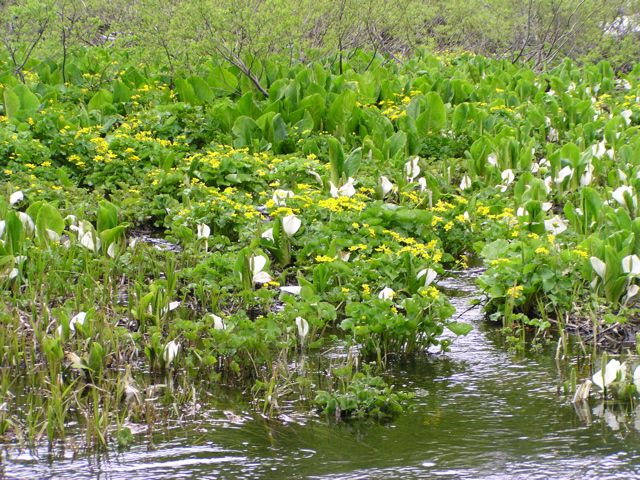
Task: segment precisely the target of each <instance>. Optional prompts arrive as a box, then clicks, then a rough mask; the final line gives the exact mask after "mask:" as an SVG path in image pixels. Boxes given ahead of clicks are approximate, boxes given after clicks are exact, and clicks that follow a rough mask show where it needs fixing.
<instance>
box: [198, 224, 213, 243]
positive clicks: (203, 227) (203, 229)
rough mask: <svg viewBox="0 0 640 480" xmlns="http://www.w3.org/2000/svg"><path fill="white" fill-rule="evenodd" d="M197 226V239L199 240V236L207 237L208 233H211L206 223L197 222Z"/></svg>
mask: <svg viewBox="0 0 640 480" xmlns="http://www.w3.org/2000/svg"><path fill="white" fill-rule="evenodd" d="M197 228H198V240H200V239H201V238H209V235H211V227H209V225H207V224H206V223H199V224H198V227H197Z"/></svg>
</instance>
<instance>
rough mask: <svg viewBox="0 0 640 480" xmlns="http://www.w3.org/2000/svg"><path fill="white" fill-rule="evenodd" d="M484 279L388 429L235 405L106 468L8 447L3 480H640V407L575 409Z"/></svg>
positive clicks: (106, 461) (466, 284)
mask: <svg viewBox="0 0 640 480" xmlns="http://www.w3.org/2000/svg"><path fill="white" fill-rule="evenodd" d="M476 275H477V272H475V271H473V270H470V271H466V272H464V273H462V274H460V275H457V276H456V277H455V278H446V279H443V280H441V281H440V282H439V285H440V286H441V287H443V288H444V289H445V291H446V292H447V293H448V294H449V295H451V301H452V302H453V303H454V305H455V306H456V308H457V312H458V313H457V314H456V316H459V317H460V318H459V320H461V321H466V322H469V323H471V324H473V326H474V330H473V331H472V332H471V333H470V334H469V335H467V336H466V337H463V338H459V339H457V340H456V341H455V342H454V344H453V345H452V347H451V350H450V351H449V352H447V353H446V354H434V355H428V356H427V355H425V356H422V357H420V358H417V359H414V360H412V361H410V362H409V361H407V362H403V363H402V364H401V365H396V366H394V367H392V369H391V373H390V375H389V377H387V378H388V379H389V380H390V383H393V384H394V385H395V386H396V388H397V389H399V390H404V391H410V392H414V393H415V398H414V399H413V400H412V402H411V404H410V406H409V407H408V408H407V412H405V413H404V414H402V415H400V416H399V417H398V418H396V419H394V420H393V421H391V422H389V423H385V424H380V423H375V422H340V423H336V422H333V421H328V420H326V419H324V418H321V417H317V416H315V415H309V414H308V413H307V414H304V413H295V412H294V411H292V412H291V414H290V415H288V416H287V417H286V419H285V420H284V421H283V420H282V419H278V420H268V419H265V418H263V417H262V416H260V415H259V414H257V413H256V412H255V409H254V408H252V407H251V406H250V405H249V404H247V403H246V401H243V400H242V399H241V397H240V396H239V395H238V396H236V397H233V396H230V397H228V398H223V399H218V400H216V402H217V403H216V405H215V406H211V409H210V411H202V412H200V413H199V415H198V416H197V417H195V418H197V420H191V421H189V422H186V421H182V422H179V423H176V424H175V425H173V424H172V425H171V426H170V427H169V428H168V429H162V430H161V431H160V430H159V431H157V432H154V433H153V434H151V436H149V435H140V437H139V438H138V437H136V442H134V444H133V445H132V446H131V447H130V448H129V449H127V450H124V451H123V452H117V451H113V452H111V453H110V454H109V456H108V457H107V456H99V455H86V454H83V453H74V452H73V450H72V449H66V450H61V449H60V448H56V449H54V450H53V451H52V452H49V451H48V450H47V449H46V448H43V449H41V450H38V451H35V452H33V451H27V450H21V451H19V450H17V449H16V448H15V446H12V445H4V446H0V478H9V479H40V478H74V479H123V480H124V479H127V480H130V479H161V478H162V479H169V478H171V479H178V478H180V479H209V478H238V479H244V478H246V479H250V478H283V479H284V478H310V479H371V478H381V479H382V478H384V479H407V478H433V479H443V480H446V479H526V480H535V479H549V478H552V479H588V478H594V479H596V478H597V479H614V478H615V479H630V478H640V415H638V414H640V410H638V411H633V410H632V409H630V408H629V407H627V408H622V407H620V406H615V405H614V406H609V405H607V407H606V408H605V406H604V405H603V404H601V403H599V400H597V399H596V398H595V397H592V399H591V403H590V404H589V405H584V406H583V407H582V408H578V407H574V405H573V404H572V403H571V402H570V398H569V397H568V396H567V395H564V394H563V393H562V390H561V388H560V387H561V380H560V375H559V372H558V367H557V365H556V361H555V359H554V356H555V348H547V349H545V350H544V351H543V352H542V353H538V354H527V355H516V354H514V353H511V352H509V350H508V349H506V348H505V347H504V345H503V343H502V340H501V339H500V335H499V334H498V332H497V330H496V329H495V328H493V327H491V326H488V325H486V324H484V322H483V321H482V314H481V311H480V308H479V307H478V308H471V300H472V299H473V298H474V295H476V294H477V291H476V287H475V285H474V278H475V276H476ZM214 407H215V408H214ZM639 408H640V407H639ZM230 411H232V412H233V413H231V412H230Z"/></svg>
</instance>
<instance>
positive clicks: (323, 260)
mask: <svg viewBox="0 0 640 480" xmlns="http://www.w3.org/2000/svg"><path fill="white" fill-rule="evenodd" d="M334 260H335V259H334V258H333V257H330V256H328V255H317V256H316V262H318V263H326V262H333V261H334Z"/></svg>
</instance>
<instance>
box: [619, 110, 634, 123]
mask: <svg viewBox="0 0 640 480" xmlns="http://www.w3.org/2000/svg"><path fill="white" fill-rule="evenodd" d="M620 115H622V118H624V121H625V123H626V124H627V125H630V124H631V115H633V112H632V111H631V110H628V109H627V110H623V111H622V112H620Z"/></svg>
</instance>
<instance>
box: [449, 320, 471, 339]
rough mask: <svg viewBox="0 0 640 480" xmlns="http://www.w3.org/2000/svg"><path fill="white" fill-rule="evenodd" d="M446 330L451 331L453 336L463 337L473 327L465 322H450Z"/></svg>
mask: <svg viewBox="0 0 640 480" xmlns="http://www.w3.org/2000/svg"><path fill="white" fill-rule="evenodd" d="M447 328H448V329H449V330H451V332H452V333H453V334H454V335H458V336H463V335H467V334H468V333H469V332H470V331H471V330H473V326H472V325H470V324H468V323H465V322H451V323H448V324H447Z"/></svg>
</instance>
